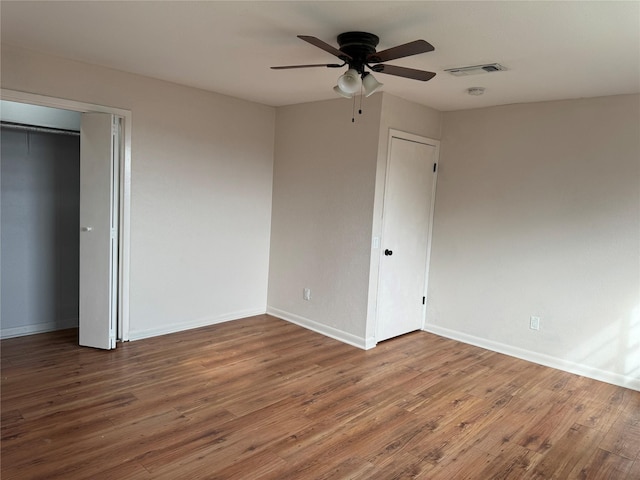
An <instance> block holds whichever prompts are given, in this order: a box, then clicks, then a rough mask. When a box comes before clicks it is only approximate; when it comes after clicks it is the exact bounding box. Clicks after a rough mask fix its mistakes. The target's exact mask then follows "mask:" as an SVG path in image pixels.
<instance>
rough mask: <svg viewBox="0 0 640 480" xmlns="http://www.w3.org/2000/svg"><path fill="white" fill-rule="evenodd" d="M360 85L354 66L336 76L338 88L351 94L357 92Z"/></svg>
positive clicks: (360, 81)
mask: <svg viewBox="0 0 640 480" xmlns="http://www.w3.org/2000/svg"><path fill="white" fill-rule="evenodd" d="M361 85H362V80H361V79H360V75H359V74H358V71H357V70H356V69H355V68H350V69H349V70H347V71H346V72H344V74H343V75H341V76H340V78H338V88H340V90H341V91H343V92H345V93H348V94H350V95H353V94H354V93H358V91H359V90H360V86H361Z"/></svg>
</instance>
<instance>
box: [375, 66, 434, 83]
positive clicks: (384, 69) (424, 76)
mask: <svg viewBox="0 0 640 480" xmlns="http://www.w3.org/2000/svg"><path fill="white" fill-rule="evenodd" d="M369 68H370V69H371V70H373V71H374V72H377V73H386V74H388V75H395V76H397V77H405V78H411V79H413V80H420V81H422V82H426V81H427V80H431V79H432V78H433V77H435V76H436V74H435V73H433V72H426V71H424V70H416V69H414V68H407V67H398V66H396V65H372V66H369Z"/></svg>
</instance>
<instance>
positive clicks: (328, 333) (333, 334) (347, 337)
mask: <svg viewBox="0 0 640 480" xmlns="http://www.w3.org/2000/svg"><path fill="white" fill-rule="evenodd" d="M267 314H268V315H272V316H274V317H278V318H280V319H281V320H286V321H287V322H291V323H294V324H296V325H299V326H301V327H304V328H306V329H308V330H312V331H314V332H316V333H320V334H322V335H324V336H325V337H330V338H333V339H334V340H338V341H340V342H342V343H346V344H348V345H352V346H354V347H358V348H361V349H363V350H369V349H370V348H373V347H375V346H376V342H375V339H374V338H373V337H370V338H362V337H358V336H357V335H353V334H352V333H348V332H345V331H343V330H338V329H337V328H333V327H330V326H328V325H323V324H322V323H318V322H315V321H313V320H310V319H308V318H305V317H301V316H300V315H296V314H295V313H290V312H286V311H284V310H280V309H278V308H273V307H267Z"/></svg>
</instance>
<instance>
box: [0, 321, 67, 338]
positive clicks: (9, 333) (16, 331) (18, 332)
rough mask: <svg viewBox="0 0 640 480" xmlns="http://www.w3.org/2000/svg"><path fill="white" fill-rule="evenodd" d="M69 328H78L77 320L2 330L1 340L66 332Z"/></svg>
mask: <svg viewBox="0 0 640 480" xmlns="http://www.w3.org/2000/svg"><path fill="white" fill-rule="evenodd" d="M67 328H78V319H77V318H67V319H65V320H61V321H59V322H44V323H34V324H31V325H23V326H22V327H12V328H3V329H2V330H0V338H2V339H3V340H4V339H5V338H13V337H22V336H24V335H33V334H35V333H45V332H55V331H56V330H65V329H67Z"/></svg>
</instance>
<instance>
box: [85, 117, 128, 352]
mask: <svg viewBox="0 0 640 480" xmlns="http://www.w3.org/2000/svg"><path fill="white" fill-rule="evenodd" d="M115 122H116V119H115V117H114V115H111V114H106V113H85V114H83V115H82V124H81V128H80V322H79V323H80V345H83V346H87V347H95V348H104V349H110V348H114V347H115V346H116V342H115V340H116V320H117V311H118V309H117V292H118V289H117V281H118V275H117V265H118V261H117V256H118V235H117V233H118V231H117V230H118V228H117V227H118V192H117V186H118V164H119V162H118V158H119V148H118V130H117V123H115Z"/></svg>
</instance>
